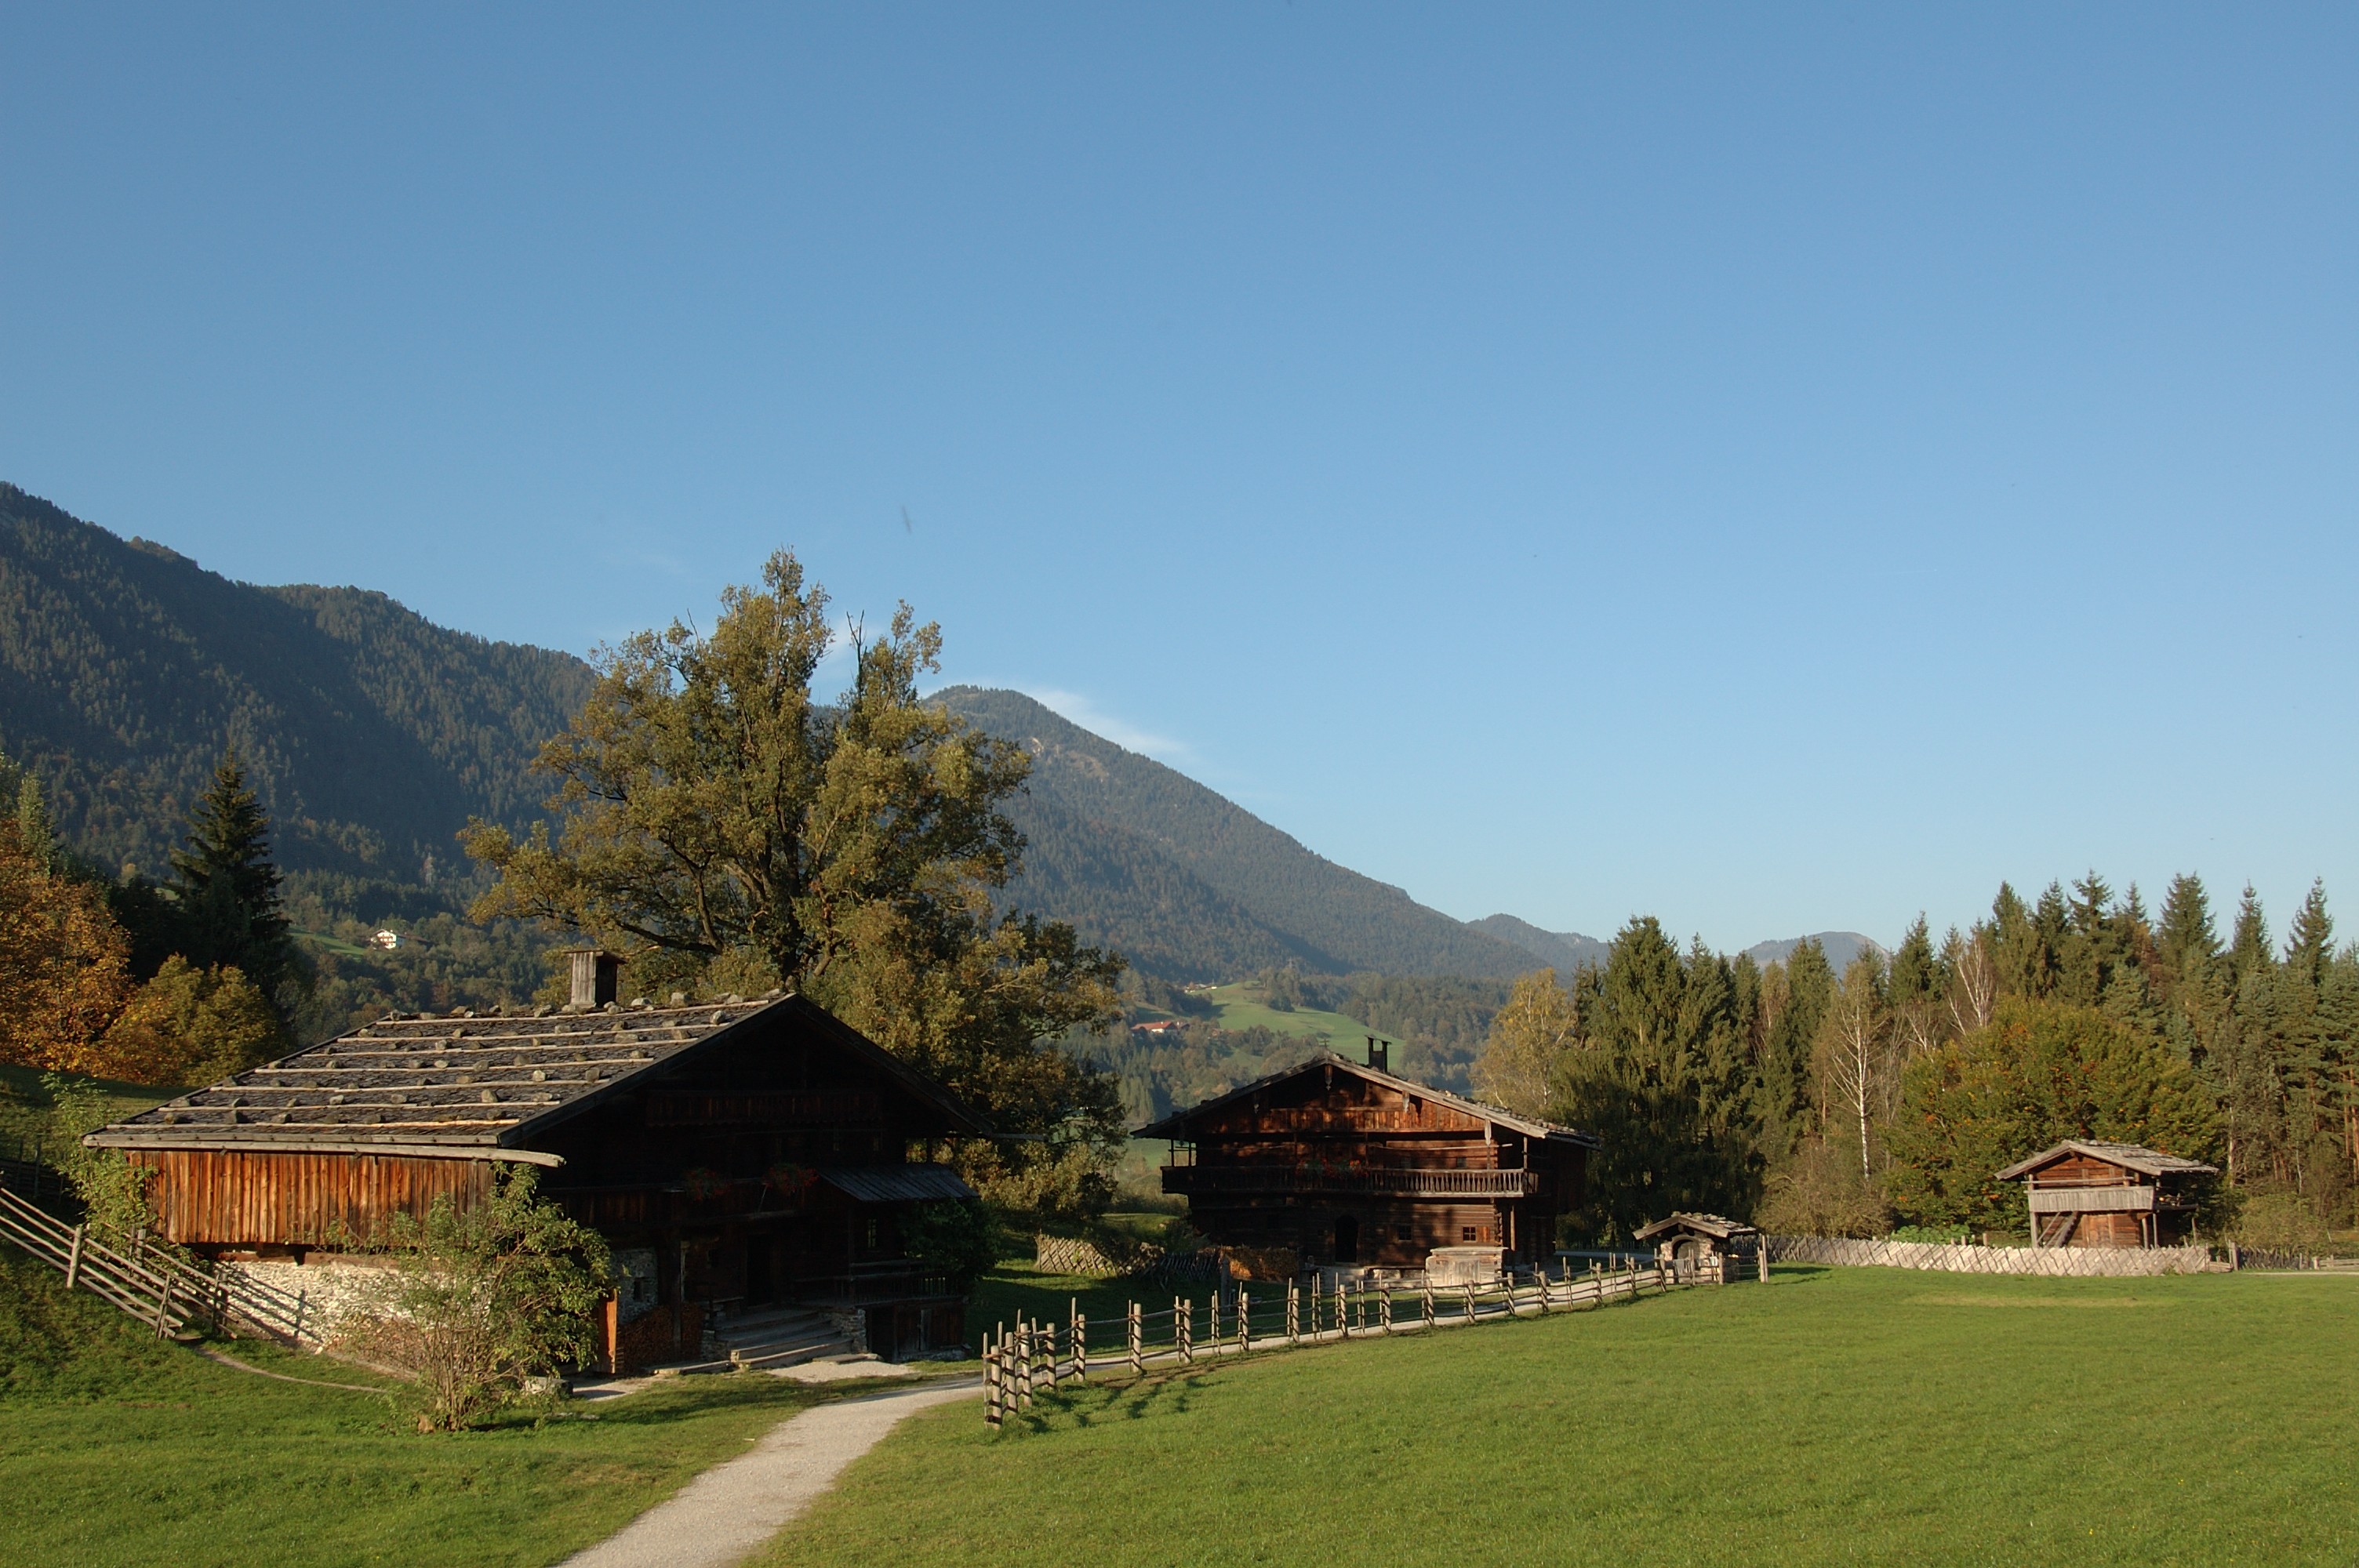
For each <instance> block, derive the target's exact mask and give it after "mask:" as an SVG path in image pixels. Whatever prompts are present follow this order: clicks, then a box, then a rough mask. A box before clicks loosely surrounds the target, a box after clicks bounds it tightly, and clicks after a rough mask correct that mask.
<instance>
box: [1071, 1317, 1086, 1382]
mask: <svg viewBox="0 0 2359 1568" xmlns="http://www.w3.org/2000/svg"><path fill="white" fill-rule="evenodd" d="M1089 1380H1090V1320H1089V1314H1086V1313H1084V1312H1082V1309H1081V1305H1080V1303H1074V1306H1073V1381H1075V1382H1077V1383H1086V1382H1088V1381H1089Z"/></svg>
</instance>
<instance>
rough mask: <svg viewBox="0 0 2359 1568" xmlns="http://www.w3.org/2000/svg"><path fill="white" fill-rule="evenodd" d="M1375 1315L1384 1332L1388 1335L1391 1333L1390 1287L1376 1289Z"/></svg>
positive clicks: (1391, 1304)
mask: <svg viewBox="0 0 2359 1568" xmlns="http://www.w3.org/2000/svg"><path fill="white" fill-rule="evenodd" d="M1376 1314H1377V1317H1378V1318H1379V1320H1380V1321H1381V1322H1382V1325H1383V1327H1384V1331H1385V1332H1386V1334H1390V1333H1391V1332H1392V1331H1393V1288H1392V1287H1391V1286H1390V1285H1379V1286H1377V1287H1376Z"/></svg>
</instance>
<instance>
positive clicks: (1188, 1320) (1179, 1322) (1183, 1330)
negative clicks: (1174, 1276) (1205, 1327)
mask: <svg viewBox="0 0 2359 1568" xmlns="http://www.w3.org/2000/svg"><path fill="white" fill-rule="evenodd" d="M1171 1335H1172V1341H1173V1343H1174V1344H1176V1345H1178V1346H1179V1347H1180V1365H1181V1366H1182V1367H1193V1366H1194V1365H1195V1364H1196V1303H1194V1302H1192V1301H1188V1302H1175V1303H1173V1311H1172V1314H1171Z"/></svg>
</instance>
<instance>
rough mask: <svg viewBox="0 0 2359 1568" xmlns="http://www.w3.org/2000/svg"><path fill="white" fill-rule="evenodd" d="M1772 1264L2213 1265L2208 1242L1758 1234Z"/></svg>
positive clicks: (2106, 1275) (2114, 1270)
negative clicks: (1972, 1242)
mask: <svg viewBox="0 0 2359 1568" xmlns="http://www.w3.org/2000/svg"><path fill="white" fill-rule="evenodd" d="M1762 1239H1763V1244H1764V1245H1765V1246H1767V1248H1768V1249H1769V1259H1770V1261H1772V1262H1775V1263H1836V1264H1854V1265H1866V1266H1870V1267H1875V1268H1885V1269H1933V1270H1940V1271H1945V1272H1948V1273H1953V1274H2045V1275H2049V1276H2052V1277H2055V1278H2066V1277H2071V1278H2082V1279H2086V1278H2101V1279H2127V1278H2133V1277H2138V1276H2144V1275H2152V1274H2201V1273H2203V1272H2205V1271H2208V1270H2210V1269H2212V1268H2214V1267H2221V1266H2223V1265H2215V1264H2214V1263H2213V1261H2212V1249H2210V1248H2209V1247H2119V1248H2115V1247H2040V1248H2031V1247H1972V1246H1962V1245H1951V1244H1947V1243H1943V1242H1939V1241H1863V1240H1854V1239H1851V1238H1843V1237H1830V1236H1770V1237H1765V1238H1762Z"/></svg>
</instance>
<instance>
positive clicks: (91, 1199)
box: [41, 1073, 155, 1247]
mask: <svg viewBox="0 0 2359 1568" xmlns="http://www.w3.org/2000/svg"><path fill="white" fill-rule="evenodd" d="M41 1087H42V1088H43V1089H45V1090H47V1091H48V1093H49V1101H50V1106H51V1109H50V1111H49V1128H50V1130H51V1131H52V1132H53V1133H54V1134H55V1135H56V1139H57V1148H56V1151H55V1152H54V1153H53V1154H52V1155H51V1156H50V1157H51V1158H52V1159H54V1160H55V1161H56V1162H57V1165H58V1169H59V1170H60V1171H62V1172H63V1173H65V1178H66V1183H67V1184H68V1185H70V1186H71V1187H72V1188H73V1190H74V1196H76V1197H78V1198H80V1199H81V1200H82V1208H83V1210H84V1211H85V1213H84V1217H85V1219H86V1220H87V1221H88V1223H89V1225H90V1228H91V1230H92V1233H93V1234H95V1235H96V1236H97V1237H98V1238H99V1239H100V1240H102V1241H103V1242H106V1243H107V1244H108V1245H110V1246H117V1247H119V1246H122V1245H124V1244H125V1243H126V1242H128V1241H129V1240H130V1238H131V1233H132V1232H133V1231H135V1230H144V1229H146V1228H147V1220H148V1210H147V1183H148V1181H149V1179H150V1178H152V1177H153V1176H154V1175H155V1172H153V1171H150V1170H147V1169H145V1168H143V1167H141V1166H137V1165H134V1164H133V1163H132V1162H130V1161H129V1160H127V1159H125V1157H124V1153H123V1151H122V1150H120V1149H86V1148H84V1147H82V1138H83V1136H84V1135H85V1134H87V1133H92V1132H95V1131H97V1130H99V1129H100V1128H102V1127H104V1126H105V1125H106V1124H107V1123H108V1122H110V1121H113V1120H114V1116H115V1108H114V1102H113V1101H112V1100H110V1099H109V1098H107V1097H106V1096H105V1095H103V1094H102V1093H100V1092H99V1091H98V1090H97V1089H95V1088H93V1087H91V1086H90V1085H88V1084H86V1083H77V1082H75V1081H74V1080H72V1079H71V1078H67V1077H64V1076H60V1075H59V1074H56V1073H45V1074H43V1075H42V1076H41Z"/></svg>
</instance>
